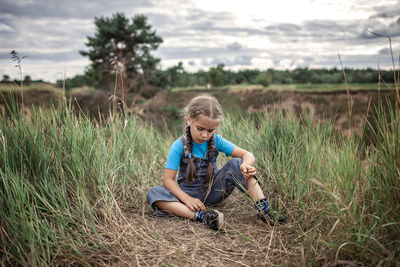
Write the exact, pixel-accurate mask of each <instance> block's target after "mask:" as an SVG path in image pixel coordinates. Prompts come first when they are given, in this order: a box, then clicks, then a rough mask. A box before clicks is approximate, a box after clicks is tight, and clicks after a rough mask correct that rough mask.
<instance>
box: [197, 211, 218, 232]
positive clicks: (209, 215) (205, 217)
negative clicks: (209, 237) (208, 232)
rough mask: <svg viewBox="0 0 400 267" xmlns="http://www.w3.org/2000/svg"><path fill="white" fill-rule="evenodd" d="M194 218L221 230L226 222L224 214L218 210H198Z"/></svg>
mask: <svg viewBox="0 0 400 267" xmlns="http://www.w3.org/2000/svg"><path fill="white" fill-rule="evenodd" d="M194 218H195V220H196V221H197V222H200V223H203V224H205V225H206V226H208V227H210V228H211V229H214V230H219V229H220V228H221V226H222V224H223V223H224V214H223V213H222V212H219V211H217V210H207V211H197V212H195V215H194Z"/></svg>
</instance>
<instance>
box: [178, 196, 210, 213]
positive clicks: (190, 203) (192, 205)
mask: <svg viewBox="0 0 400 267" xmlns="http://www.w3.org/2000/svg"><path fill="white" fill-rule="evenodd" d="M183 203H185V205H186V206H187V207H188V208H189V209H191V210H192V211H199V210H202V211H205V210H206V206H205V205H204V203H203V202H202V201H201V200H200V199H197V198H193V197H188V198H187V199H185V200H184V201H183Z"/></svg>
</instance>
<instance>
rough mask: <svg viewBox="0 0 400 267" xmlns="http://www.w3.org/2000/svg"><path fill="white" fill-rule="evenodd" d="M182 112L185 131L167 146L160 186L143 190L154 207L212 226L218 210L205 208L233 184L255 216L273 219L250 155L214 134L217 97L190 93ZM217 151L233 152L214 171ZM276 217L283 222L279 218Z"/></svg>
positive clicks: (220, 198)
mask: <svg viewBox="0 0 400 267" xmlns="http://www.w3.org/2000/svg"><path fill="white" fill-rule="evenodd" d="M185 114H186V116H185V120H186V127H185V134H184V135H183V136H181V137H180V138H178V139H177V140H176V141H175V142H174V143H173V144H172V146H171V149H170V152H169V156H168V160H167V163H166V166H165V170H164V175H163V185H162V186H154V187H152V188H151V189H150V190H149V192H148V193H147V201H148V203H149V204H150V206H151V208H152V209H153V210H154V212H155V213H156V214H157V215H159V216H165V215H168V214H172V215H175V216H179V217H182V218H187V219H191V220H194V221H197V222H200V223H204V224H205V225H207V226H209V227H210V228H212V229H214V230H218V229H219V228H220V227H221V225H222V223H223V214H222V213H221V212H218V211H217V210H210V209H207V208H206V207H207V206H209V205H213V204H217V203H220V202H221V201H223V200H224V199H226V198H227V197H228V196H229V195H230V194H231V193H232V191H233V190H234V189H235V187H236V188H238V189H239V190H240V191H241V192H246V191H247V192H248V194H249V195H250V197H251V198H252V199H253V201H254V202H255V207H256V210H257V217H258V218H259V219H260V220H262V221H264V222H269V223H271V224H273V223H274V222H275V218H274V216H273V215H272V214H271V211H270V206H269V204H268V201H267V199H266V198H265V197H264V194H263V192H262V190H261V188H260V185H259V183H258V181H257V177H256V169H255V168H254V163H255V158H254V156H253V154H252V153H250V152H248V151H246V150H244V149H242V148H240V147H238V146H235V145H234V144H232V143H231V142H229V141H227V140H225V139H224V138H223V137H221V136H220V135H218V134H216V133H214V132H215V129H216V128H217V127H218V125H219V124H220V123H221V120H222V112H221V107H220V105H219V103H218V101H217V100H216V99H215V98H214V97H211V96H208V95H205V96H198V97H195V98H194V99H192V100H191V101H190V103H189V105H188V106H187V107H186V108H185ZM219 152H222V153H225V154H226V155H227V156H232V157H233V159H231V160H230V161H229V162H228V163H227V164H226V165H225V166H224V167H223V168H222V169H220V170H218V168H217V164H216V163H217V157H218V153H219ZM177 174H178V178H177V180H175V177H176V175H177ZM278 221H280V222H283V218H279V220H278Z"/></svg>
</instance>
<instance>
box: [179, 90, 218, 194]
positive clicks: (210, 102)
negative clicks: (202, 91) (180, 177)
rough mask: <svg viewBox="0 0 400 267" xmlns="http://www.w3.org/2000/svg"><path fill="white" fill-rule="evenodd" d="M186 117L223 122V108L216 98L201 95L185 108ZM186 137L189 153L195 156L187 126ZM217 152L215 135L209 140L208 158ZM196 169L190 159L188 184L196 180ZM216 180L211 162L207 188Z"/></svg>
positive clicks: (208, 168)
mask: <svg viewBox="0 0 400 267" xmlns="http://www.w3.org/2000/svg"><path fill="white" fill-rule="evenodd" d="M185 113H186V116H189V117H190V118H191V119H195V118H196V117H197V116H199V115H203V116H206V117H209V118H211V119H214V120H215V119H218V120H222V112H221V106H220V105H219V103H218V101H217V99H216V98H214V97H212V96H209V95H201V96H197V97H195V98H193V99H192V100H191V101H190V103H189V104H188V105H187V106H186V108H185ZM185 135H186V140H187V146H188V151H189V153H190V154H192V155H193V140H192V135H191V131H190V126H189V125H186V127H185ZM214 150H215V142H214V135H212V136H211V138H210V139H209V140H208V146H207V153H206V158H207V159H209V158H211V157H212V153H213V151H214ZM195 172H196V167H195V166H194V162H193V158H192V157H189V163H188V166H187V169H186V175H185V180H186V182H187V183H191V182H193V181H194V178H195ZM213 179H214V167H213V164H212V163H211V162H208V167H207V172H206V179H205V186H206V187H208V185H209V182H210V181H212V180H213Z"/></svg>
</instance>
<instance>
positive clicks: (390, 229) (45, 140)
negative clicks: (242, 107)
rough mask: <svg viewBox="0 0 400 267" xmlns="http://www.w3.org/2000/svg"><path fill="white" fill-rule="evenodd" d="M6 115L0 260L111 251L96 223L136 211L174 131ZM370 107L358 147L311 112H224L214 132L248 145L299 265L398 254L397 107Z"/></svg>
mask: <svg viewBox="0 0 400 267" xmlns="http://www.w3.org/2000/svg"><path fill="white" fill-rule="evenodd" d="M11 113H12V114H8V115H6V114H2V115H1V118H0V176H1V178H0V179H1V180H0V181H1V184H0V201H1V203H0V205H1V207H0V209H1V213H0V223H1V225H0V236H1V240H0V264H1V265H15V264H20V265H34V266H37V265H40V266H45V265H57V264H62V263H67V264H71V263H72V264H80V265H95V264H109V263H110V262H111V261H112V260H113V259H116V258H118V257H117V256H115V255H113V251H112V249H111V247H112V245H113V244H114V243H115V242H117V241H116V240H113V239H112V238H114V237H112V236H109V235H107V229H106V230H104V228H105V226H107V225H110V224H109V222H110V221H113V220H114V221H115V220H118V218H116V217H117V216H116V213H115V211H116V210H118V211H119V213H118V216H123V210H126V209H129V210H133V211H135V212H140V211H142V210H144V207H145V205H146V201H145V195H146V191H147V190H148V188H149V187H150V186H152V185H154V184H160V180H158V179H159V177H160V176H161V171H162V169H163V166H164V163H165V159H166V157H167V153H168V149H169V146H170V144H171V143H172V141H173V138H171V137H170V136H169V135H165V134H160V133H158V132H157V131H154V130H153V129H152V128H151V127H149V126H146V125H143V124H141V123H139V122H138V121H137V120H135V119H134V118H128V119H127V120H123V119H120V118H118V117H116V116H114V117H113V116H112V117H111V119H110V120H109V121H108V122H104V123H96V122H93V121H90V120H89V119H87V118H85V117H84V116H81V117H77V116H75V115H74V113H73V112H72V111H71V110H70V109H69V107H65V108H64V110H59V111H56V110H52V111H41V110H33V111H32V113H31V116H29V117H25V116H23V115H22V114H21V112H19V111H18V110H14V111H12V112H11ZM375 114H376V115H375V116H374V117H373V118H372V119H371V120H370V123H369V124H368V125H367V127H370V128H371V132H372V133H373V137H374V138H375V140H374V142H372V143H373V144H374V145H371V146H369V147H367V148H365V147H364V146H363V145H361V144H360V143H359V142H360V141H359V140H358V139H355V138H352V137H350V138H347V137H346V138H344V137H342V136H341V135H338V134H336V133H335V132H334V131H333V129H332V124H331V123H327V124H318V123H315V121H314V120H313V116H312V114H308V115H307V114H306V115H304V116H303V117H302V118H300V119H299V118H297V117H293V116H290V115H287V114H284V113H283V112H280V111H277V112H275V113H271V114H268V113H260V114H259V115H258V117H256V118H254V117H253V118H251V119H250V118H247V119H244V118H243V119H240V120H237V119H234V118H231V117H230V116H229V114H226V118H225V120H224V122H223V124H222V127H221V129H220V131H221V132H222V134H223V135H224V136H225V137H226V138H227V139H229V140H232V141H234V142H235V143H237V145H239V146H241V147H243V148H245V149H248V150H250V151H253V153H254V154H255V156H256V158H257V169H258V173H259V179H260V181H261V182H262V187H263V189H264V191H265V192H266V194H267V196H268V198H269V199H270V200H271V202H272V205H273V207H274V209H276V210H278V211H281V212H283V213H285V214H286V215H287V217H288V219H289V221H290V224H291V225H292V228H293V229H294V231H295V232H296V235H297V238H298V239H301V240H303V239H304V240H305V242H304V251H305V259H306V262H307V263H308V264H315V265H320V264H327V263H328V264H359V265H376V264H381V265H395V264H398V263H399V261H400V249H399V247H400V215H399V210H400V202H399V199H400V159H399V157H400V144H399V140H400V127H399V123H400V116H399V111H398V110H393V111H389V112H387V111H384V110H383V109H382V108H380V107H377V108H376V112H375ZM122 223H124V222H122ZM108 230H109V229H108ZM139 234H140V233H139ZM110 239H112V240H110Z"/></svg>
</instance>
